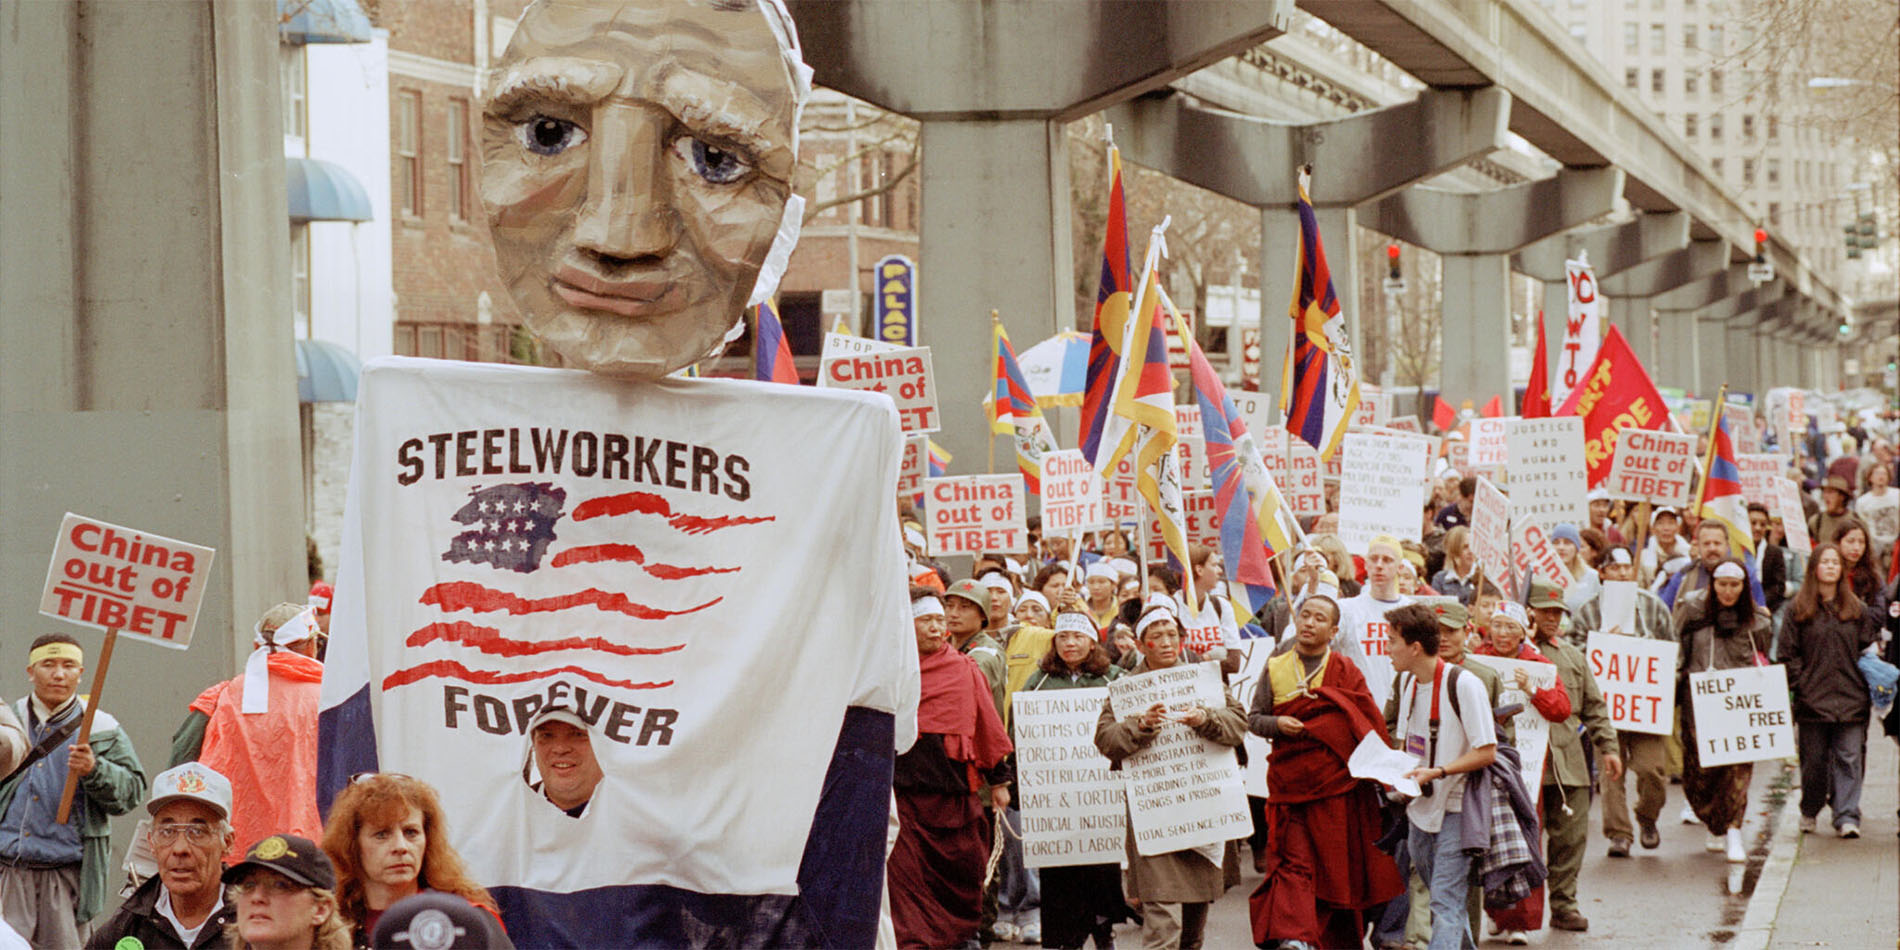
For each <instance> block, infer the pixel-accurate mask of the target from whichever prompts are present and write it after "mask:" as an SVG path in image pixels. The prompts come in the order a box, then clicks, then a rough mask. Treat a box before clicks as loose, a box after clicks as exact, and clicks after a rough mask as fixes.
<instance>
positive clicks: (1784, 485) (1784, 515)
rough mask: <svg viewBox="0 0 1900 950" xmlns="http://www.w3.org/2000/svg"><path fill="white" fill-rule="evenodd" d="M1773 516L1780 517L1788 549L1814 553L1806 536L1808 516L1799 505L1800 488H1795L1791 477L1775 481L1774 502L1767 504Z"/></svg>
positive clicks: (1810, 541) (1812, 543)
mask: <svg viewBox="0 0 1900 950" xmlns="http://www.w3.org/2000/svg"><path fill="white" fill-rule="evenodd" d="M1768 510H1769V512H1770V513H1772V514H1773V515H1774V516H1775V517H1777V518H1780V519H1781V529H1782V531H1783V533H1784V534H1785V535H1786V536H1787V539H1788V549H1789V550H1791V551H1795V552H1797V553H1800V554H1812V553H1814V541H1813V539H1812V538H1810V537H1808V516H1807V511H1806V509H1804V508H1802V507H1801V489H1799V488H1796V487H1795V484H1794V481H1793V480H1792V479H1787V478H1782V479H1777V480H1776V481H1775V503H1774V504H1772V505H1769V506H1768Z"/></svg>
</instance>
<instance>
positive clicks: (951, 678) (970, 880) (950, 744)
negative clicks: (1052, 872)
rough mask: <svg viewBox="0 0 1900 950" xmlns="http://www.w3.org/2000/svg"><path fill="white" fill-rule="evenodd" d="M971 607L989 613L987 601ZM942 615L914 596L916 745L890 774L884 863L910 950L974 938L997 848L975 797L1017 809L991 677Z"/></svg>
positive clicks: (935, 603) (937, 606) (939, 607)
mask: <svg viewBox="0 0 1900 950" xmlns="http://www.w3.org/2000/svg"><path fill="white" fill-rule="evenodd" d="M969 583H971V582H969V581H959V582H958V584H959V585H962V584H969ZM979 589H980V588H979ZM968 596H969V597H974V596H977V595H976V594H975V592H974V591H973V592H971V594H970V595H968ZM966 603H968V604H969V605H970V607H971V608H973V609H975V610H978V611H980V610H981V606H980V605H981V602H980V601H975V600H967V599H966ZM944 615H945V611H944V602H943V601H942V600H939V599H938V598H937V596H936V594H935V593H934V592H932V591H930V590H929V589H927V588H914V589H913V590H912V597H911V617H912V624H913V626H914V627H915V631H916V635H917V665H918V673H919V676H920V683H921V689H922V694H921V696H920V698H919V700H918V704H917V742H916V743H915V744H914V745H912V746H911V748H910V751H908V752H905V753H904V754H902V755H900V756H898V757H897V764H896V766H895V767H894V770H893V773H892V777H891V787H892V790H893V791H894V792H895V794H896V797H897V818H898V822H899V829H898V833H897V844H896V845H895V846H894V847H893V848H892V849H891V854H890V858H889V860H888V861H887V862H886V865H885V874H886V876H887V879H888V880H889V882H890V907H891V923H892V924H893V925H894V927H895V928H896V931H897V941H898V946H900V947H907V948H908V947H918V948H929V947H956V946H962V945H963V944H964V943H966V942H968V941H971V940H974V939H975V938H976V930H977V924H978V922H979V919H980V917H981V916H982V903H983V867H984V863H985V861H986V860H987V859H988V858H989V854H990V843H989V835H988V834H987V833H986V832H987V831H988V825H987V824H986V822H985V821H984V819H983V809H982V807H981V806H979V805H978V804H977V799H976V795H975V794H974V792H973V790H974V789H976V788H978V787H979V786H980V787H985V788H988V789H989V791H990V795H991V800H992V801H993V802H994V803H995V807H997V808H1007V807H1009V766H1008V756H1009V753H1010V749H1011V746H1010V741H1009V736H1008V735H1007V734H1006V733H1004V731H1003V719H1002V717H1001V716H999V715H997V712H996V706H995V705H994V702H993V700H992V697H991V694H990V684H989V681H988V680H986V679H985V678H984V673H983V671H982V670H981V669H978V668H977V664H976V661H975V660H973V659H971V658H970V657H968V656H966V655H964V654H963V653H962V652H960V651H958V650H957V649H955V648H954V647H952V646H951V645H950V642H949V641H948V640H947V639H946V637H945V634H946V631H945V627H944ZM976 629H977V630H981V627H980V626H979V627H977V628H976Z"/></svg>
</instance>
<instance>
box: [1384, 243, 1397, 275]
mask: <svg viewBox="0 0 1900 950" xmlns="http://www.w3.org/2000/svg"><path fill="white" fill-rule="evenodd" d="M1385 276H1387V277H1389V278H1391V279H1393V280H1398V279H1399V246H1398V245H1397V244H1396V243H1394V244H1387V245H1386V246H1385Z"/></svg>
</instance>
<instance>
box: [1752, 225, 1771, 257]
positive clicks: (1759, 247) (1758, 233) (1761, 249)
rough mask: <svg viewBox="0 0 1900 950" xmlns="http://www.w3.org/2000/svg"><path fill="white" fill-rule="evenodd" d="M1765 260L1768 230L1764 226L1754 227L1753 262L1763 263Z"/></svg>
mask: <svg viewBox="0 0 1900 950" xmlns="http://www.w3.org/2000/svg"><path fill="white" fill-rule="evenodd" d="M1767 260H1768V230H1767V229H1766V228H1756V229H1755V263H1757V264H1761V263H1765V262H1766V261H1767Z"/></svg>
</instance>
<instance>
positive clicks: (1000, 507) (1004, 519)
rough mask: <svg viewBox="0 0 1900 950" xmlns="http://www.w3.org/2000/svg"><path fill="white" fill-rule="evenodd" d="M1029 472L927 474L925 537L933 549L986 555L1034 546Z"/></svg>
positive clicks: (933, 552)
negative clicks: (1028, 517) (1027, 514)
mask: <svg viewBox="0 0 1900 950" xmlns="http://www.w3.org/2000/svg"><path fill="white" fill-rule="evenodd" d="M1023 506H1024V502H1023V477H1022V475H1020V474H1016V475H963V476H959V477H956V478H926V479H924V511H925V518H924V529H925V540H926V541H927V543H928V549H929V552H930V553H931V554H981V553H983V552H985V551H1022V550H1026V549H1027V548H1028V547H1029V533H1028V531H1027V530H1026V528H1025V527H1024V520H1023V514H1024V512H1023Z"/></svg>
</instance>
